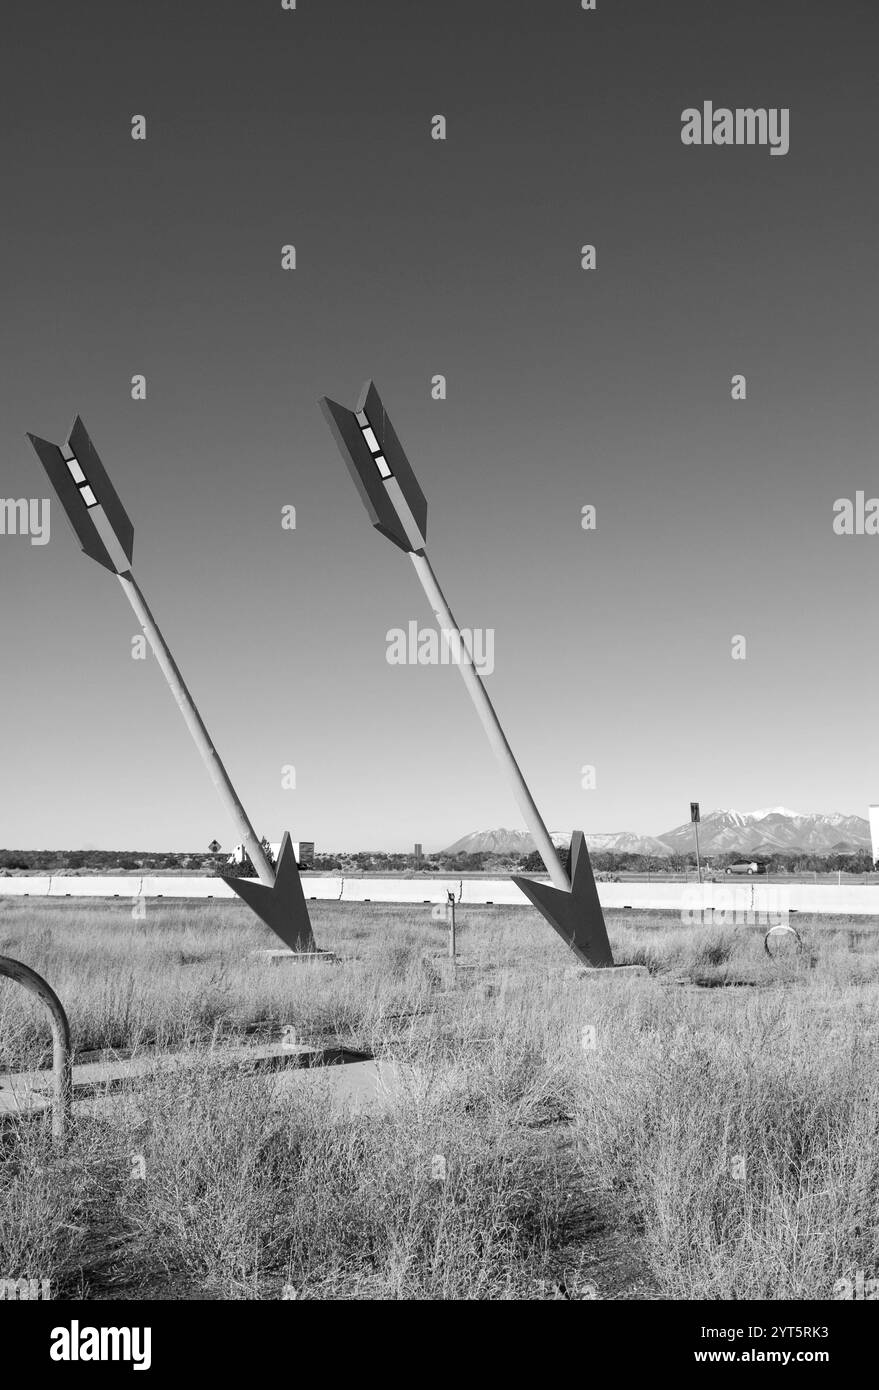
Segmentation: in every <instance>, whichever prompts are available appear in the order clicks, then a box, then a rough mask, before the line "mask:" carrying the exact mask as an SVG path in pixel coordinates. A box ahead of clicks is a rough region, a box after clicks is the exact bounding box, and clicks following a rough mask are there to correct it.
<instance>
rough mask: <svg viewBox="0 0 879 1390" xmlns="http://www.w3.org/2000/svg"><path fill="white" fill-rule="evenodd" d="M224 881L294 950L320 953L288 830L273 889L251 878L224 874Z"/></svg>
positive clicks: (282, 843)
mask: <svg viewBox="0 0 879 1390" xmlns="http://www.w3.org/2000/svg"><path fill="white" fill-rule="evenodd" d="M224 882H226V883H228V884H229V887H230V888H234V889H235V892H236V893H237V894H238V896H239V898H243V899H244V901H245V902H246V903H247V906H248V907H250V908H252V909H253V911H254V912H255V913H256V915H257V917H261V918H262V920H263V921H264V922H265V924H266V926H267V927H271V929H272V931H273V932H274V933H275V935H276V936H279V937H280V938H281V940H282V941H283V943H284V945H285V946H289V948H290V950H291V951H316V950H317V946H316V944H315V940H314V935H313V933H312V930H311V920H310V918H309V916H308V907H307V905H306V902H305V894H304V892H303V891H302V880H301V878H300V877H299V866H298V864H297V863H296V855H295V854H294V853H293V845H292V842H291V840H290V832H289V830H285V831H284V838H283V840H282V841H281V852H280V854H279V855H278V866H277V868H276V870H275V882H274V884H273V885H272V887H271V888H268V887H266V885H265V884H264V883H254V882H253V880H252V879H249V878H225V875H224Z"/></svg>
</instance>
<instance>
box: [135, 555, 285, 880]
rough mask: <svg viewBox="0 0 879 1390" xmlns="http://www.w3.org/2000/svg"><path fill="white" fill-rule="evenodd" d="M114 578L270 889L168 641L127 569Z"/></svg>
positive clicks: (260, 854) (261, 857)
mask: <svg viewBox="0 0 879 1390" xmlns="http://www.w3.org/2000/svg"><path fill="white" fill-rule="evenodd" d="M117 578H118V580H119V583H120V584H121V585H122V589H123V592H124V594H125V597H126V598H127V599H128V602H129V603H130V604H131V606H132V608H133V609H134V613H135V616H136V618H137V621H138V622H139V623H140V626H141V628H142V630H143V634H144V636H145V637H146V639H147V641H148V642H149V644H150V647H151V648H152V652H153V655H154V656H155V658H156V661H157V662H158V663H159V667H160V669H161V671H162V674H163V676H164V677H165V680H166V681H167V682H168V686H169V688H170V690H171V694H172V695H173V696H174V699H175V700H176V701H177V704H178V706H179V707H180V713H181V714H182V715H183V718H184V719H185V721H186V727H187V728H188V729H189V732H190V733H191V735H192V738H193V742H194V743H195V746H196V748H197V749H198V751H199V753H200V754H201V757H202V761H203V763H204V765H205V767H206V768H207V770H208V773H209V774H210V779H211V781H212V782H213V784H214V786H215V787H216V789H217V791H218V792H219V793H220V798H221V800H222V802H223V805H224V806H225V807H226V810H227V811H228V812H229V815H230V816H231V818H232V820H233V822H234V824H235V826H236V827H237V830H238V834H239V835H240V836H241V841H242V843H243V844H244V846H245V848H246V849H247V853H248V854H249V855H250V860H251V863H252V864H253V867H254V868H255V869H256V872H257V874H258V876H259V879H260V882H261V883H264V884H266V885H267V887H269V888H271V887H272V885H273V884H274V882H275V875H274V872H273V870H272V866H271V864H270V863H269V861H268V859H267V858H266V854H265V851H264V849H263V847H262V845H261V844H260V842H259V837H258V836H257V833H256V831H255V830H254V828H253V826H252V825H251V823H250V819H249V817H248V815H247V812H246V811H245V809H244V807H243V806H242V804H241V802H240V801H239V799H238V794H237V792H236V791H235V788H234V787H233V786H232V783H231V781H230V779H229V774H228V772H227V771H226V769H225V767H224V766H223V763H222V760H221V759H220V755H219V754H218V753H217V750H216V749H215V748H214V745H213V743H212V742H211V737H210V735H209V733H208V731H207V729H206V728H205V725H204V721H203V719H202V717H201V715H200V714H199V712H198V709H197V708H196V704H195V701H194V700H193V698H192V696H191V695H190V693H189V690H188V689H187V687H186V682H185V681H184V679H183V677H182V675H181V674H180V671H179V669H178V667H177V663H176V661H175V660H174V658H173V656H172V655H171V652H170V650H169V648H168V644H167V642H166V641H165V639H164V637H163V636H162V632H161V629H160V628H159V625H158V623H157V622H156V620H155V618H154V617H153V615H152V613H151V612H150V608H149V605H148V603H147V601H146V599H145V598H144V596H143V594H142V593H141V591H140V588H139V587H138V585H137V582H136V581H135V579H134V576H133V575H132V574H131V572H130V571H129V572H128V573H127V574H118V575H117Z"/></svg>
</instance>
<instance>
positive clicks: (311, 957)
mask: <svg viewBox="0 0 879 1390" xmlns="http://www.w3.org/2000/svg"><path fill="white" fill-rule="evenodd" d="M250 954H251V955H252V956H254V957H255V958H257V959H259V960H262V961H265V963H266V964H267V965H284V964H289V965H341V963H342V962H341V961H340V960H339V957H338V956H334V955H333V953H332V951H251V953H250Z"/></svg>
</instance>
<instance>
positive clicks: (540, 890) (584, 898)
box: [513, 830, 613, 965]
mask: <svg viewBox="0 0 879 1390" xmlns="http://www.w3.org/2000/svg"><path fill="white" fill-rule="evenodd" d="M513 882H514V883H515V885H516V887H517V888H521V890H522V892H523V893H524V894H525V897H526V898H530V899H531V901H532V903H533V904H534V906H535V907H536V908H537V910H538V912H542V913H543V916H544V917H545V918H546V920H547V922H549V925H550V926H551V927H553V928H554V930H555V931H557V932H558V934H559V936H560V937H561V938H562V940H563V941H564V943H565V945H566V946H570V948H571V950H572V951H573V952H574V955H575V956H576V957H577V958H578V960H581V961H582V962H583V964H584V965H613V952H612V950H611V948H610V942H609V941H608V939H607V927H606V926H605V924H604V913H603V912H602V910H601V903H600V902H599V901H598V889H597V888H596V887H595V878H594V876H593V873H592V865H591V863H590V862H589V851H588V849H587V848H586V838H585V836H584V834H583V831H582V830H575V831H574V836H573V839H572V840H571V889H570V892H568V893H565V892H559V890H558V888H552V887H550V885H549V884H548V883H537V882H535V880H534V879H533V878H521V877H519V876H517V875H513Z"/></svg>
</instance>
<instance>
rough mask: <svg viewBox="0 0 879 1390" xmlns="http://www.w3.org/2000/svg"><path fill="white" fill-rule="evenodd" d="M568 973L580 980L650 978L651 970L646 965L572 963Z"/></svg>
mask: <svg viewBox="0 0 879 1390" xmlns="http://www.w3.org/2000/svg"><path fill="white" fill-rule="evenodd" d="M566 974H568V975H573V976H574V978H575V979H578V980H593V979H602V980H619V979H621V978H622V979H628V980H633V979H634V980H649V979H650V971H649V970H648V969H647V966H646V965H603V966H594V965H587V966H584V965H572V966H571V967H570V969H569V970H567V971H566Z"/></svg>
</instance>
